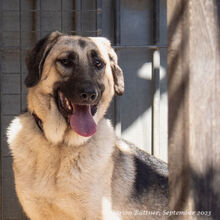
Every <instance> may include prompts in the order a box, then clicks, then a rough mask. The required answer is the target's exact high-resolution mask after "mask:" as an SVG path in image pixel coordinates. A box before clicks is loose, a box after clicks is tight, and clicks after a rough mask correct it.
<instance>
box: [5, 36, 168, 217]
mask: <svg viewBox="0 0 220 220" xmlns="http://www.w3.org/2000/svg"><path fill="white" fill-rule="evenodd" d="M27 69H28V75H27V77H26V79H25V84H26V86H27V87H28V88H29V91H28V97H27V99H28V111H27V112H26V113H24V114H21V115H20V116H18V117H16V118H15V119H14V120H13V121H12V123H11V124H10V126H9V128H8V143H9V146H10V149H11V152H12V155H13V169H14V176H15V185H16V192H17V195H18V198H19V201H20V203H21V204H22V207H23V209H24V211H25V213H26V214H27V216H28V217H29V218H30V219H32V220H124V219H126V220H128V219H161V217H162V216H159V214H161V212H162V211H163V210H166V209H167V206H168V180H167V166H166V164H165V163H163V162H161V161H158V160H157V159H155V158H154V157H152V156H150V155H148V154H146V153H144V152H143V151H141V150H138V149H137V148H136V147H134V146H132V145H131V144H129V143H127V142H125V141H123V140H119V139H117V138H116V136H115V133H114V130H113V128H112V126H111V124H110V122H109V121H108V120H106V119H104V118H103V116H104V114H105V112H106V110H107V108H108V106H109V103H110V102H111V100H112V97H113V96H114V94H115V93H116V94H117V95H122V94H123V92H124V79H123V73H122V70H121V69H120V67H119V66H118V63H117V56H116V53H115V52H114V50H113V49H112V47H111V45H110V42H109V41H108V40H107V39H105V38H102V37H80V36H70V35H65V34H61V33H59V32H53V33H51V34H49V35H48V36H46V37H45V38H44V39H42V40H40V41H39V42H38V43H37V44H36V46H35V47H34V48H33V49H32V51H31V52H30V54H29V56H28V57H27ZM158 211H161V212H158ZM162 218H163V217H162Z"/></svg>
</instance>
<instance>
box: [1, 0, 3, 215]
mask: <svg viewBox="0 0 220 220" xmlns="http://www.w3.org/2000/svg"><path fill="white" fill-rule="evenodd" d="M2 2H3V1H2V0H0V31H1V32H0V49H1V51H2V47H3V45H2V37H3V36H2V34H3V23H2V21H3V7H2ZM0 57H1V58H2V53H0ZM1 60H2V59H0V74H1V78H2V61H1ZM1 89H2V80H0V91H2V90H1ZM1 100H2V94H1V93H0V113H1V115H0V132H1V133H0V138H1V140H2V138H3V137H2V112H1V109H2V101H1ZM0 147H1V148H0V213H1V214H0V219H3V188H2V185H3V184H2V174H3V168H2V141H1V142H0Z"/></svg>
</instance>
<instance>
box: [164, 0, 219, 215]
mask: <svg viewBox="0 0 220 220" xmlns="http://www.w3.org/2000/svg"><path fill="white" fill-rule="evenodd" d="M219 5H220V4H219V1H218V0H199V1H196V0H167V10H168V44H169V45H168V97H169V172H170V176H169V177H170V181H169V183H170V209H171V210H188V211H190V210H191V211H211V214H212V217H211V218H210V217H209V218H208V219H220V31H219V27H220V25H219V21H220V15H219V11H220V10H219V8H218V6H219ZM197 214H206V213H199V212H197ZM208 214H209V213H208ZM206 218H207V217H206V216H204V215H202V216H201V215H198V216H196V215H194V216H191V217H190V216H185V217H184V216H179V217H177V216H173V217H172V218H171V219H206Z"/></svg>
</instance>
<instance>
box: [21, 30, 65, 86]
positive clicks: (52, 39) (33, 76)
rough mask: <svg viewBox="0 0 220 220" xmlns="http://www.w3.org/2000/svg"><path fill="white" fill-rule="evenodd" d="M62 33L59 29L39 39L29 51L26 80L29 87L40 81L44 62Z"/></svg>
mask: <svg viewBox="0 0 220 220" xmlns="http://www.w3.org/2000/svg"><path fill="white" fill-rule="evenodd" d="M61 35H62V34H61V33H60V32H58V31H55V32H52V33H50V34H48V35H47V36H45V37H44V38H43V39H41V40H39V41H38V42H37V44H36V45H35V47H34V48H33V49H32V50H31V51H30V52H29V54H28V56H27V58H26V66H27V70H28V75H27V77H26V78H25V81H24V83H25V85H26V86H27V87H28V88H29V87H33V86H35V85H36V84H37V83H38V82H39V80H40V78H41V74H42V70H43V65H44V62H45V60H46V58H47V56H48V54H49V52H50V50H51V49H52V47H53V46H54V45H55V43H56V42H57V39H58V38H59V37H60V36H61Z"/></svg>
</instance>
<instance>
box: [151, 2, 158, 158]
mask: <svg viewBox="0 0 220 220" xmlns="http://www.w3.org/2000/svg"><path fill="white" fill-rule="evenodd" d="M153 27H154V31H153V37H154V44H156V45H157V44H159V43H160V0H155V1H154V9H153ZM152 84H153V86H152V87H153V100H152V154H153V155H154V156H159V153H160V50H159V48H157V49H155V50H153V61H152Z"/></svg>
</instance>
